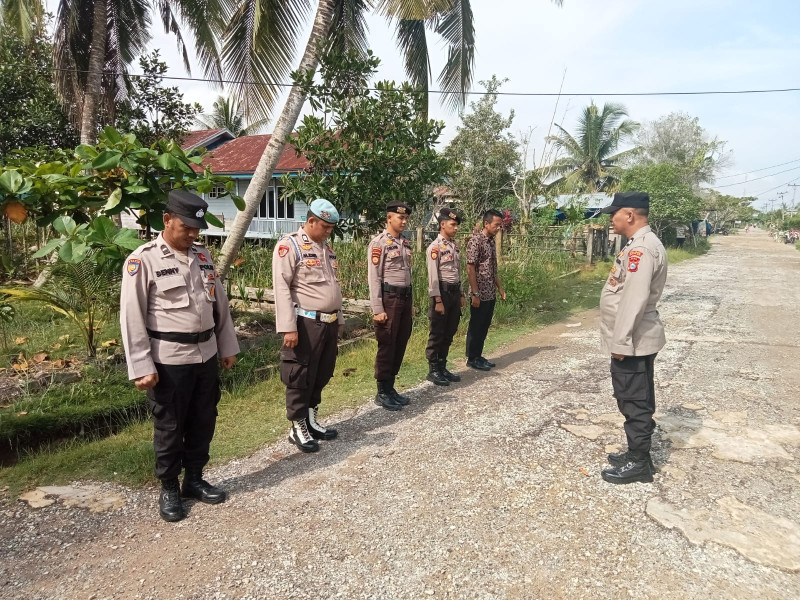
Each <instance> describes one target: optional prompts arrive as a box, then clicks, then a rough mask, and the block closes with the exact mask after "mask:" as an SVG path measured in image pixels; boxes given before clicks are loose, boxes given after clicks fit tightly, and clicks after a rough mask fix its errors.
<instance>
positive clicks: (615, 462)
mask: <svg viewBox="0 0 800 600" xmlns="http://www.w3.org/2000/svg"><path fill="white" fill-rule="evenodd" d="M647 461H648V462H649V463H650V470H651V471H652V472H653V473H655V471H656V467H655V465H654V464H653V458H652V457H651V456H650V453H649V452H648V453H647ZM626 462H628V453H627V452H614V453H612V454H609V455H608V464H610V465H612V466H614V467H621V466H622V465H624V464H625V463H626Z"/></svg>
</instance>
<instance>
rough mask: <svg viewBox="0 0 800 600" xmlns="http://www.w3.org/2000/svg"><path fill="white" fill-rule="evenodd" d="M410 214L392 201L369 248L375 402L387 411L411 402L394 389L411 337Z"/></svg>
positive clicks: (406, 208) (403, 207)
mask: <svg viewBox="0 0 800 600" xmlns="http://www.w3.org/2000/svg"><path fill="white" fill-rule="evenodd" d="M410 214H411V208H409V207H408V206H407V205H406V204H403V203H402V202H390V203H389V204H388V205H387V206H386V229H384V230H383V232H382V233H380V234H378V235H377V236H375V237H374V238H373V239H372V241H371V242H370V243H369V248H368V250H367V256H368V260H369V264H368V265H367V270H368V279H369V301H370V307H371V308H372V314H373V317H372V318H373V322H374V325H375V339H376V340H377V341H378V353H377V355H376V356H375V379H376V380H377V381H378V394H377V395H376V396H375V403H376V404H378V405H380V406H383V407H384V408H385V409H387V410H401V409H402V408H403V406H405V405H407V404H408V403H409V399H408V397H406V396H403V395H401V394H398V393H397V390H395V389H394V382H395V378H396V377H397V373H398V372H399V371H400V365H401V364H402V363H403V355H404V354H405V352H406V345H407V344H408V338H410V337H411V324H412V323H411V319H412V316H413V297H412V295H411V246H410V244H409V243H408V240H406V239H404V238H402V237H401V234H402V233H403V231H404V230H405V228H406V225H407V224H408V217H409V215H410Z"/></svg>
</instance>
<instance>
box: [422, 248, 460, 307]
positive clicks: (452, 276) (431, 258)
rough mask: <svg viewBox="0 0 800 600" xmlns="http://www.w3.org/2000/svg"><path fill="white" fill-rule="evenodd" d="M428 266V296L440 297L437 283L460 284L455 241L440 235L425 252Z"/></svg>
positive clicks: (458, 261)
mask: <svg viewBox="0 0 800 600" xmlns="http://www.w3.org/2000/svg"><path fill="white" fill-rule="evenodd" d="M425 261H426V263H427V265H428V295H429V296H431V297H434V296H441V295H442V292H441V290H440V286H439V283H440V282H442V283H460V282H461V254H460V252H459V250H458V244H456V242H455V240H448V239H447V238H446V237H444V236H443V235H442V234H441V233H440V234H439V236H438V237H437V238H436V239H435V240H433V243H432V244H431V245H430V246H428V249H427V250H426V251H425Z"/></svg>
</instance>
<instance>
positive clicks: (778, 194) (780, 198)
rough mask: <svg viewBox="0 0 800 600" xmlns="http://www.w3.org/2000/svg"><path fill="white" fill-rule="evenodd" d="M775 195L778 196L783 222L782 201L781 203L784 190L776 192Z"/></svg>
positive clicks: (784, 193)
mask: <svg viewBox="0 0 800 600" xmlns="http://www.w3.org/2000/svg"><path fill="white" fill-rule="evenodd" d="M775 195H776V196H778V202H780V207H781V223H783V219H784V214H783V207H784V203H783V197H784V196H785V195H786V192H778V193H777V194H775Z"/></svg>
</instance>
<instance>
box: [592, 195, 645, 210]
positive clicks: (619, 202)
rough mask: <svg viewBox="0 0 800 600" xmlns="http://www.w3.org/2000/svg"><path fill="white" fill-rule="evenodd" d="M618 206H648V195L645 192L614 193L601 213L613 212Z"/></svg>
mask: <svg viewBox="0 0 800 600" xmlns="http://www.w3.org/2000/svg"><path fill="white" fill-rule="evenodd" d="M620 208H650V196H648V195H647V194H646V193H645V192H622V193H617V194H614V200H613V201H612V202H611V204H609V205H608V206H606V207H605V208H604V209H603V210H601V211H600V212H601V213H615V212H617V211H618V210H619V209H620Z"/></svg>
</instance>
